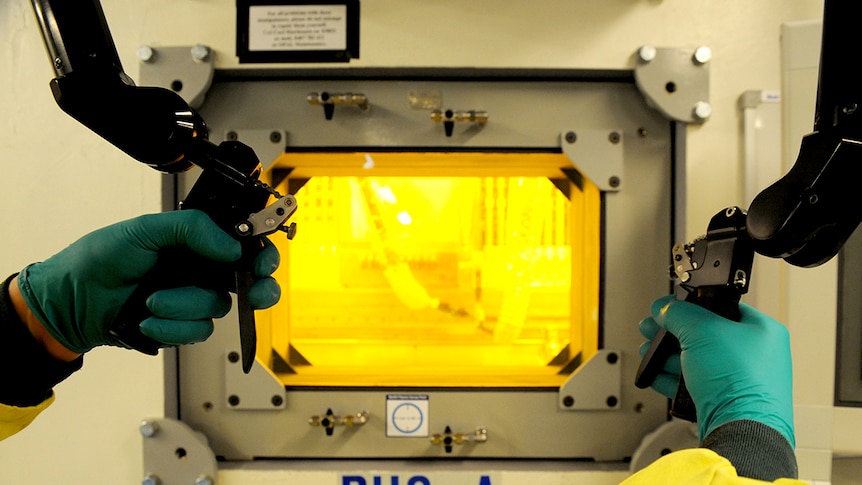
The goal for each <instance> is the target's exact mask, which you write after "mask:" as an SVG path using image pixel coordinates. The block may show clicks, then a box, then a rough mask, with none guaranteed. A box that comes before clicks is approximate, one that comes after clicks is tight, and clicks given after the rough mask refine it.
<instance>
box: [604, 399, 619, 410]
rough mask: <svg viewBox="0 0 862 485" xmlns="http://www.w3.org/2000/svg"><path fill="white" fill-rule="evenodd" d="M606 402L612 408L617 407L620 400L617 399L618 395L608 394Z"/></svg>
mask: <svg viewBox="0 0 862 485" xmlns="http://www.w3.org/2000/svg"><path fill="white" fill-rule="evenodd" d="M605 402H607V404H608V407H609V408H612V407H616V405H617V403H618V402H619V400H618V399H617V397H616V396H608V399H607V400H606V401H605Z"/></svg>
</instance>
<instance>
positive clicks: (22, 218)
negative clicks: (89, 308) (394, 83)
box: [0, 0, 822, 485]
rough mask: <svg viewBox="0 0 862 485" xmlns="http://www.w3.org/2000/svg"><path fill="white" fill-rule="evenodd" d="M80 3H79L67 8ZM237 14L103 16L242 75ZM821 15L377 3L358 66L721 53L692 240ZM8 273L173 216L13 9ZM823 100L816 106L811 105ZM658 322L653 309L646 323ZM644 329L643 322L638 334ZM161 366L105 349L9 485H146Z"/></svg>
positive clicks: (19, 0) (692, 148)
mask: <svg viewBox="0 0 862 485" xmlns="http://www.w3.org/2000/svg"><path fill="white" fill-rule="evenodd" d="M66 1H71V0H66ZM234 5H235V2H234V0H139V1H135V2H121V1H119V0H103V6H104V9H105V12H106V15H107V17H108V21H109V23H110V24H111V28H112V31H113V34H114V38H115V41H116V43H117V46H118V49H119V51H120V55H121V57H122V59H123V61H124V63H125V65H126V69H127V71H129V73H130V74H131V75H132V76H133V77H136V74H137V68H136V59H135V57H134V53H135V50H136V49H137V47H138V46H139V45H142V44H150V45H153V46H159V45H165V46H169V45H191V44H195V43H203V44H208V45H210V46H212V47H213V48H214V49H215V50H216V54H217V66H218V67H234V66H236V64H237V61H236V59H235V57H234V36H233V32H234V30H235V29H234V10H235V7H234ZM821 12H822V1H821V0H799V1H792V2H791V1H787V0H758V1H756V2H752V1H750V0H725V1H722V2H703V1H696V0H663V1H662V0H605V1H602V2H597V1H590V0H534V1H531V2H516V1H512V2H503V1H490V0H471V1H463V0H462V1H455V0H437V1H434V2H428V1H423V0H398V1H394V0H390V1H385V0H363V1H362V13H361V19H362V20H361V41H360V43H361V59H360V60H357V61H354V62H353V63H351V64H350V65H351V66H356V67H367V66H445V67H453V66H477V67H558V68H578V67H582V68H628V67H631V66H632V54H633V53H634V52H635V50H636V49H637V47H639V46H640V45H642V44H652V45H655V46H664V47H695V46H699V45H707V46H709V47H711V48H712V50H713V61H712V63H711V102H712V106H713V117H712V119H710V120H709V121H708V122H707V123H706V124H704V125H703V126H698V127H691V128H690V129H689V145H688V148H689V158H688V174H689V180H688V189H689V191H690V193H696V194H698V197H697V199H696V200H692V202H691V204H690V207H689V210H688V220H687V223H688V233H689V236H694V235H697V234H699V233H700V232H702V231H703V230H704V228H705V225H706V223H707V221H708V220H709V218H710V217H711V216H712V215H713V214H714V213H715V212H716V210H717V209H719V208H721V207H725V206H727V205H732V204H740V203H742V197H743V194H742V180H741V177H742V161H741V153H742V145H741V144H742V141H741V137H740V128H739V124H740V119H739V116H740V115H739V110H738V109H737V105H736V103H737V98H738V96H739V95H740V94H741V93H742V92H743V91H746V90H749V89H767V90H779V89H780V87H781V81H780V68H779V63H780V54H779V52H780V51H779V27H780V25H781V23H783V22H787V21H793V20H806V19H811V18H819V17H820V15H821ZM0 59H2V61H3V63H2V68H0V127H2V128H0V163H2V164H3V165H2V166H3V172H2V173H3V176H2V178H0V197H2V206H0V207H3V210H2V211H0V226H2V227H4V229H5V230H4V232H5V234H6V238H5V239H6V242H5V243H4V244H5V250H4V251H2V253H0V271H5V272H6V274H9V273H12V272H15V271H18V270H19V269H20V268H21V267H22V266H24V265H25V264H27V263H29V262H32V261H37V260H39V259H43V258H45V257H47V256H49V255H51V254H53V253H54V252H56V251H58V250H59V249H61V248H62V247H64V246H65V245H66V244H68V243H70V242H72V241H73V240H74V239H75V238H77V237H78V236H80V235H82V234H84V233H86V232H88V231H90V230H93V229H95V228H98V227H101V226H103V225H106V224H108V223H111V222H114V221H117V220H120V219H124V218H128V217H132V216H135V215H137V214H140V213H143V212H152V211H156V210H158V204H159V194H158V185H159V180H158V175H157V174H156V173H155V172H153V171H151V170H150V169H147V168H145V167H143V166H140V165H139V164H137V163H136V162H133V161H131V160H130V159H128V158H127V157H125V156H123V155H122V154H120V153H119V152H118V151H117V150H115V149H114V148H112V147H111V146H109V145H108V144H107V143H106V142H103V141H102V140H100V139H99V138H97V137H96V136H94V135H93V134H91V133H90V132H89V131H88V130H86V129H85V128H83V127H82V126H80V125H78V124H77V122H75V121H73V120H71V119H70V118H68V117H67V116H66V115H65V114H63V113H62V112H60V110H59V109H58V108H56V106H55V105H54V104H53V99H52V98H51V95H50V91H49V90H48V85H47V83H48V80H49V79H50V76H51V74H52V71H51V69H50V67H49V64H48V60H47V57H46V56H45V53H44V50H43V46H42V43H41V40H40V36H39V34H38V29H37V27H36V24H35V21H34V16H33V14H32V12H31V10H30V6H29V2H25V1H23V0H6V1H3V2H0ZM812 96H813V93H812ZM644 311H645V312H646V309H644ZM633 324H634V322H633ZM161 376H162V363H161V360H160V359H152V358H147V357H143V356H140V355H137V354H135V353H133V352H124V351H120V350H115V349H98V350H95V351H93V352H92V353H91V354H90V355H89V356H88V357H87V359H86V364H85V369H84V370H82V371H81V372H80V373H78V374H77V375H75V376H73V377H72V378H70V379H69V380H68V381H67V382H65V383H63V384H61V385H60V386H58V388H57V394H58V402H57V403H56V404H55V405H54V406H52V407H51V409H49V410H48V411H46V413H45V414H44V415H43V416H41V417H40V418H39V419H38V420H37V422H36V423H34V424H33V425H32V427H31V428H29V429H27V430H25V431H24V432H23V433H21V434H19V435H18V436H15V437H13V438H10V439H8V440H6V441H4V442H2V443H0V483H15V484H25V485H28V484H54V483H88V484H94V485H100V484H105V485H109V484H110V485H115V484H118V483H123V484H125V483H140V479H141V476H142V470H141V465H140V463H141V451H140V437H139V435H138V433H137V424H138V422H139V420H140V419H141V418H143V417H146V416H151V415H158V414H160V413H161V412H162V399H163V389H162V384H161Z"/></svg>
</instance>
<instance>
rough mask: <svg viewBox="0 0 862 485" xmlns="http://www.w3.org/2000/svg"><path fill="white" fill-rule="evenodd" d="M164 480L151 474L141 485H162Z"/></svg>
mask: <svg viewBox="0 0 862 485" xmlns="http://www.w3.org/2000/svg"><path fill="white" fill-rule="evenodd" d="M161 483H162V480H161V479H160V478H159V477H158V475H153V474H149V475H147V476H145V477H144V479H143V480H141V485H160V484H161Z"/></svg>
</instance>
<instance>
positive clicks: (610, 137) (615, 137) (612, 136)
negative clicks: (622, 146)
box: [608, 131, 622, 145]
mask: <svg viewBox="0 0 862 485" xmlns="http://www.w3.org/2000/svg"><path fill="white" fill-rule="evenodd" d="M621 139H622V137H621V136H620V134H619V132H617V131H612V132H611V134H610V135H608V141H610V142H611V143H613V144H614V145H616V144H617V143H619V142H620V140H621Z"/></svg>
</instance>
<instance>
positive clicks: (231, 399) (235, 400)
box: [227, 394, 239, 406]
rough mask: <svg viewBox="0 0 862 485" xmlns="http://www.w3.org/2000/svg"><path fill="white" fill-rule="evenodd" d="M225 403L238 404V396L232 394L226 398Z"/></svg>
mask: <svg viewBox="0 0 862 485" xmlns="http://www.w3.org/2000/svg"><path fill="white" fill-rule="evenodd" d="M227 403H228V404H230V405H231V406H239V396H237V395H236V394H233V395H231V396H229V397H228V398H227Z"/></svg>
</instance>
